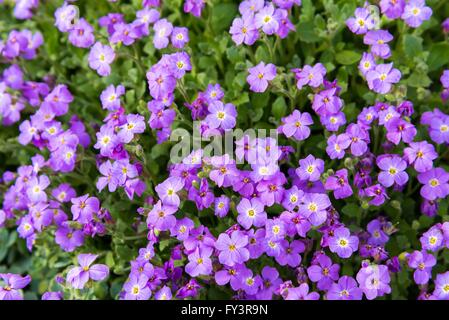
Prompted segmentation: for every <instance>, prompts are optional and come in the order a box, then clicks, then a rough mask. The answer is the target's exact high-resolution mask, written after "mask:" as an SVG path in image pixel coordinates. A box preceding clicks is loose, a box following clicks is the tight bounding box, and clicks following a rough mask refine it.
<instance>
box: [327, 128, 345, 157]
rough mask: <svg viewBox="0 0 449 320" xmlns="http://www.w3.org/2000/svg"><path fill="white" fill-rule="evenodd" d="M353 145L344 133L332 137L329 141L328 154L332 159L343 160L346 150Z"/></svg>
mask: <svg viewBox="0 0 449 320" xmlns="http://www.w3.org/2000/svg"><path fill="white" fill-rule="evenodd" d="M350 144H351V139H350V137H349V136H348V135H347V134H345V133H343V134H340V135H338V136H337V135H335V134H333V135H331V136H330V137H329V138H328V139H327V147H326V153H327V155H328V156H329V158H331V159H343V157H344V156H345V149H347V148H348V147H349V145H350Z"/></svg>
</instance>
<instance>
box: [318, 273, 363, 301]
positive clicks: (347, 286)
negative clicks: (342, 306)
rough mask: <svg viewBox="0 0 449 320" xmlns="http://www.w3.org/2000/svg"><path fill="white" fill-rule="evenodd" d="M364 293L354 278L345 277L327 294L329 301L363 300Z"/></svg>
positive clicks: (334, 284) (333, 285)
mask: <svg viewBox="0 0 449 320" xmlns="http://www.w3.org/2000/svg"><path fill="white" fill-rule="evenodd" d="M362 296H363V292H362V290H361V289H360V288H359V287H358V285H357V282H356V281H355V280H354V278H352V277H349V276H343V277H341V278H340V279H338V282H337V283H333V284H332V285H331V287H330V288H329V290H328V291H327V293H326V297H327V299H328V300H362Z"/></svg>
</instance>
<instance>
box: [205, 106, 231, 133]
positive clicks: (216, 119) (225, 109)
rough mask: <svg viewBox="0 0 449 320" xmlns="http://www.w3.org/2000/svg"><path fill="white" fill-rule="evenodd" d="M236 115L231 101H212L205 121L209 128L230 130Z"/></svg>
mask: <svg viewBox="0 0 449 320" xmlns="http://www.w3.org/2000/svg"><path fill="white" fill-rule="evenodd" d="M236 117H237V110H236V109H235V106H234V105H233V104H232V103H227V104H223V102H221V101H213V102H212V103H211V104H210V105H209V115H208V116H207V118H206V121H207V123H208V124H209V127H210V128H211V129H217V128H222V129H224V130H230V129H232V128H234V127H235V124H236Z"/></svg>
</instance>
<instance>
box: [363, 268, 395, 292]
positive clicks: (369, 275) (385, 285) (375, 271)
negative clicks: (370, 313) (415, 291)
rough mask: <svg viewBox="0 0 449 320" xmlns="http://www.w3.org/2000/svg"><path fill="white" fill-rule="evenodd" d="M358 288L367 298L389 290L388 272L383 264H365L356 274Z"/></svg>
mask: <svg viewBox="0 0 449 320" xmlns="http://www.w3.org/2000/svg"><path fill="white" fill-rule="evenodd" d="M356 279H357V282H358V283H359V287H360V289H361V290H362V291H363V293H364V294H365V297H366V298H367V299H368V300H373V299H374V298H376V297H381V296H383V295H385V294H389V293H390V292H391V287H390V285H389V284H390V280H391V278H390V273H389V271H388V267H387V266H385V265H367V266H364V267H362V268H361V269H360V270H359V272H358V273H357V276H356Z"/></svg>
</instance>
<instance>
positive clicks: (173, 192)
mask: <svg viewBox="0 0 449 320" xmlns="http://www.w3.org/2000/svg"><path fill="white" fill-rule="evenodd" d="M183 187H184V181H183V180H182V179H181V178H179V177H169V178H168V179H166V180H165V181H164V182H163V183H160V184H158V185H157V186H156V188H155V190H156V192H157V194H158V196H159V198H160V199H161V200H162V203H163V204H164V205H169V206H174V207H179V204H180V199H179V196H178V194H177V192H179V191H180V190H181V189H182V188H183Z"/></svg>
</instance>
